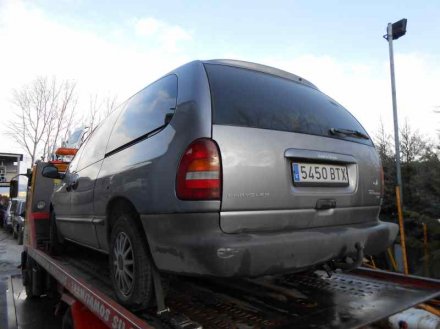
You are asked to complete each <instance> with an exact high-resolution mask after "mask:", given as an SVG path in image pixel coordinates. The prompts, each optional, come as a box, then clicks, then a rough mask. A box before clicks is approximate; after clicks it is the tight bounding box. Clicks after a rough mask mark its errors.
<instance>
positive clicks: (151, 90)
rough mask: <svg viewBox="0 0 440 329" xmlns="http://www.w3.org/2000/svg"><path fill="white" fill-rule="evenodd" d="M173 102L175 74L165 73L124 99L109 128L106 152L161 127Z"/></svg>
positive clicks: (170, 111)
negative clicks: (114, 122) (123, 107)
mask: <svg viewBox="0 0 440 329" xmlns="http://www.w3.org/2000/svg"><path fill="white" fill-rule="evenodd" d="M176 103H177V76H175V75H169V76H166V77H164V78H162V79H160V80H158V81H156V82H154V83H152V84H151V85H149V86H148V87H146V88H145V89H142V90H141V91H140V92H138V93H137V94H136V95H134V96H133V97H131V98H130V99H129V100H128V101H127V106H126V109H125V111H123V112H122V113H121V116H120V117H119V119H118V121H117V122H116V124H115V127H114V128H113V132H112V134H111V137H110V140H109V144H108V147H107V152H110V151H113V150H114V149H116V148H118V147H120V146H123V145H125V144H127V143H129V142H131V141H133V140H134V139H136V138H139V137H141V136H144V135H145V134H148V133H149V132H151V131H153V130H155V129H157V128H160V127H162V126H163V125H164V124H165V116H166V114H167V113H172V111H173V110H174V109H175V108H176Z"/></svg>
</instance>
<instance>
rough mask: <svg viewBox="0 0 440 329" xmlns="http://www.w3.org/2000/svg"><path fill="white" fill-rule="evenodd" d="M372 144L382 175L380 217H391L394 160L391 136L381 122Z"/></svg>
mask: <svg viewBox="0 0 440 329" xmlns="http://www.w3.org/2000/svg"><path fill="white" fill-rule="evenodd" d="M373 139H374V144H375V147H376V150H377V152H378V153H379V156H380V159H381V162H382V168H383V173H384V183H385V187H384V196H383V202H382V215H385V216H386V217H388V218H389V217H392V216H393V214H395V212H396V194H395V189H394V188H395V186H396V161H395V158H394V143H393V136H392V135H390V134H388V133H387V132H386V131H385V128H384V125H383V122H382V120H380V125H379V130H378V131H377V133H376V134H375V136H374V138H373Z"/></svg>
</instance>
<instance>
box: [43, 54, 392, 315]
mask: <svg viewBox="0 0 440 329" xmlns="http://www.w3.org/2000/svg"><path fill="white" fill-rule="evenodd" d="M47 169H48V170H47V172H50V170H52V169H53V168H52V169H51V168H47ZM55 170H56V169H55ZM49 176H51V175H50V174H47V177H49ZM382 188H383V180H382V177H381V163H380V159H379V156H378V154H377V152H376V150H375V148H374V146H373V143H372V141H371V139H370V137H369V136H368V134H367V132H366V131H365V130H364V128H363V127H362V126H361V125H360V124H359V122H358V121H357V120H356V119H355V118H354V117H353V116H352V115H351V114H350V113H349V112H348V111H347V110H346V109H345V108H344V107H342V106H341V105H340V104H339V103H337V102H336V101H334V100H333V99H331V98H330V97H328V96H326V95H325V94H323V93H322V92H321V91H319V90H318V89H317V88H316V87H315V86H314V85H313V84H312V83H310V82H308V81H307V80H305V79H303V78H300V77H298V76H296V75H293V74H291V73H288V72H285V71H281V70H278V69H275V68H272V67H268V66H263V65H258V64H253V63H248V62H242V61H234V60H211V61H194V62H191V63H188V64H186V65H183V66H181V67H179V68H177V69H175V70H173V71H172V72H170V73H169V74H167V75H165V76H164V77H162V78H160V79H159V80H157V81H155V82H154V83H152V84H150V85H149V86H147V87H146V88H145V89H143V90H141V91H139V92H138V93H137V94H135V95H134V96H132V97H131V98H129V99H128V100H127V101H126V102H124V103H123V104H122V105H121V106H120V107H119V108H118V109H117V110H116V111H115V112H113V113H112V114H111V115H110V116H109V117H107V118H106V119H105V120H104V121H103V122H102V123H101V124H100V125H99V126H98V127H97V128H96V129H95V130H94V131H93V132H92V133H91V135H90V136H89V137H88V138H87V140H86V141H85V142H84V143H83V145H82V146H81V147H80V149H79V151H78V153H77V154H76V156H75V158H74V159H73V161H72V162H71V163H70V166H69V168H68V170H67V172H66V173H65V175H64V176H63V181H62V184H61V185H60V186H59V187H58V188H57V189H56V190H55V192H54V195H53V201H52V216H51V221H52V222H51V227H52V232H53V234H52V243H53V244H58V243H60V242H62V241H64V240H70V241H73V242H75V243H77V244H81V245H84V246H87V247H89V248H93V249H96V250H100V251H102V252H105V253H108V254H109V259H110V269H111V271H110V272H111V277H112V282H113V286H114V290H115V294H116V296H117V298H118V300H119V302H121V303H122V304H124V305H126V306H128V307H137V306H146V305H148V302H149V299H150V298H151V295H152V291H153V289H152V269H153V266H156V267H157V268H158V269H159V270H160V271H162V272H171V273H178V274H187V275H203V276H217V277H232V276H252V277H255V276H261V275H266V274H275V273H287V272H297V271H303V270H309V269H312V268H315V267H317V266H320V265H323V264H328V263H329V262H331V263H332V264H340V266H341V267H342V268H344V266H345V268H349V267H355V266H358V265H359V264H360V262H361V261H362V258H363V256H364V255H371V254H375V253H378V252H381V251H383V250H385V249H386V248H387V247H388V246H389V245H390V244H391V243H392V241H393V240H394V239H395V237H396V234H397V226H396V225H394V224H390V223H385V222H381V221H380V220H379V218H378V215H379V210H380V203H381V195H382ZM347 258H350V259H351V262H345V263H344V261H343V260H345V259H347ZM350 264H351V265H350Z"/></svg>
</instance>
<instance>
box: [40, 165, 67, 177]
mask: <svg viewBox="0 0 440 329" xmlns="http://www.w3.org/2000/svg"><path fill="white" fill-rule="evenodd" d="M41 175H43V177H47V178H52V179H62V178H63V177H64V175H62V174H60V173H59V172H58V168H57V167H55V166H54V165H52V164H48V165H47V166H45V167H44V168H43V171H42V172H41Z"/></svg>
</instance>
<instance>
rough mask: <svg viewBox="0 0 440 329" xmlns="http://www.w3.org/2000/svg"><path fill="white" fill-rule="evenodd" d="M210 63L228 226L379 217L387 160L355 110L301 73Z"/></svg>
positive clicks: (277, 226)
mask: <svg viewBox="0 0 440 329" xmlns="http://www.w3.org/2000/svg"><path fill="white" fill-rule="evenodd" d="M205 68H206V71H207V74H208V78H209V82H210V88H211V97H212V106H213V132H212V136H213V139H214V140H215V141H216V142H217V143H218V145H219V149H220V154H221V158H222V165H223V191H222V205H221V219H220V226H221V228H222V230H223V231H225V232H227V233H237V232H255V231H275V230H285V229H302V228H311V227H320V226H334V225H347V224H353V223H361V222H368V221H374V220H376V219H377V216H378V212H379V205H380V191H381V178H380V170H381V164H380V160H379V157H378V155H377V152H376V151H375V149H374V147H373V144H372V142H371V140H370V139H369V137H368V135H367V133H366V132H365V130H364V129H363V128H362V126H361V125H360V124H359V123H358V122H357V121H356V119H355V118H354V117H353V116H352V115H351V114H350V113H349V112H348V111H347V110H345V109H344V108H343V107H342V106H341V105H339V104H338V103H336V102H335V101H334V100H332V99H331V98H329V97H328V96H326V95H324V94H323V93H321V92H320V91H318V90H317V89H316V88H314V87H313V86H312V85H308V84H305V83H302V82H301V79H300V78H297V77H295V76H293V75H292V78H291V79H289V78H286V76H284V77H280V76H278V75H274V74H270V73H267V72H260V71H256V70H253V69H248V68H243V67H234V66H228V65H219V64H205ZM254 68H255V67H254ZM295 79H297V80H296V81H295Z"/></svg>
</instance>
